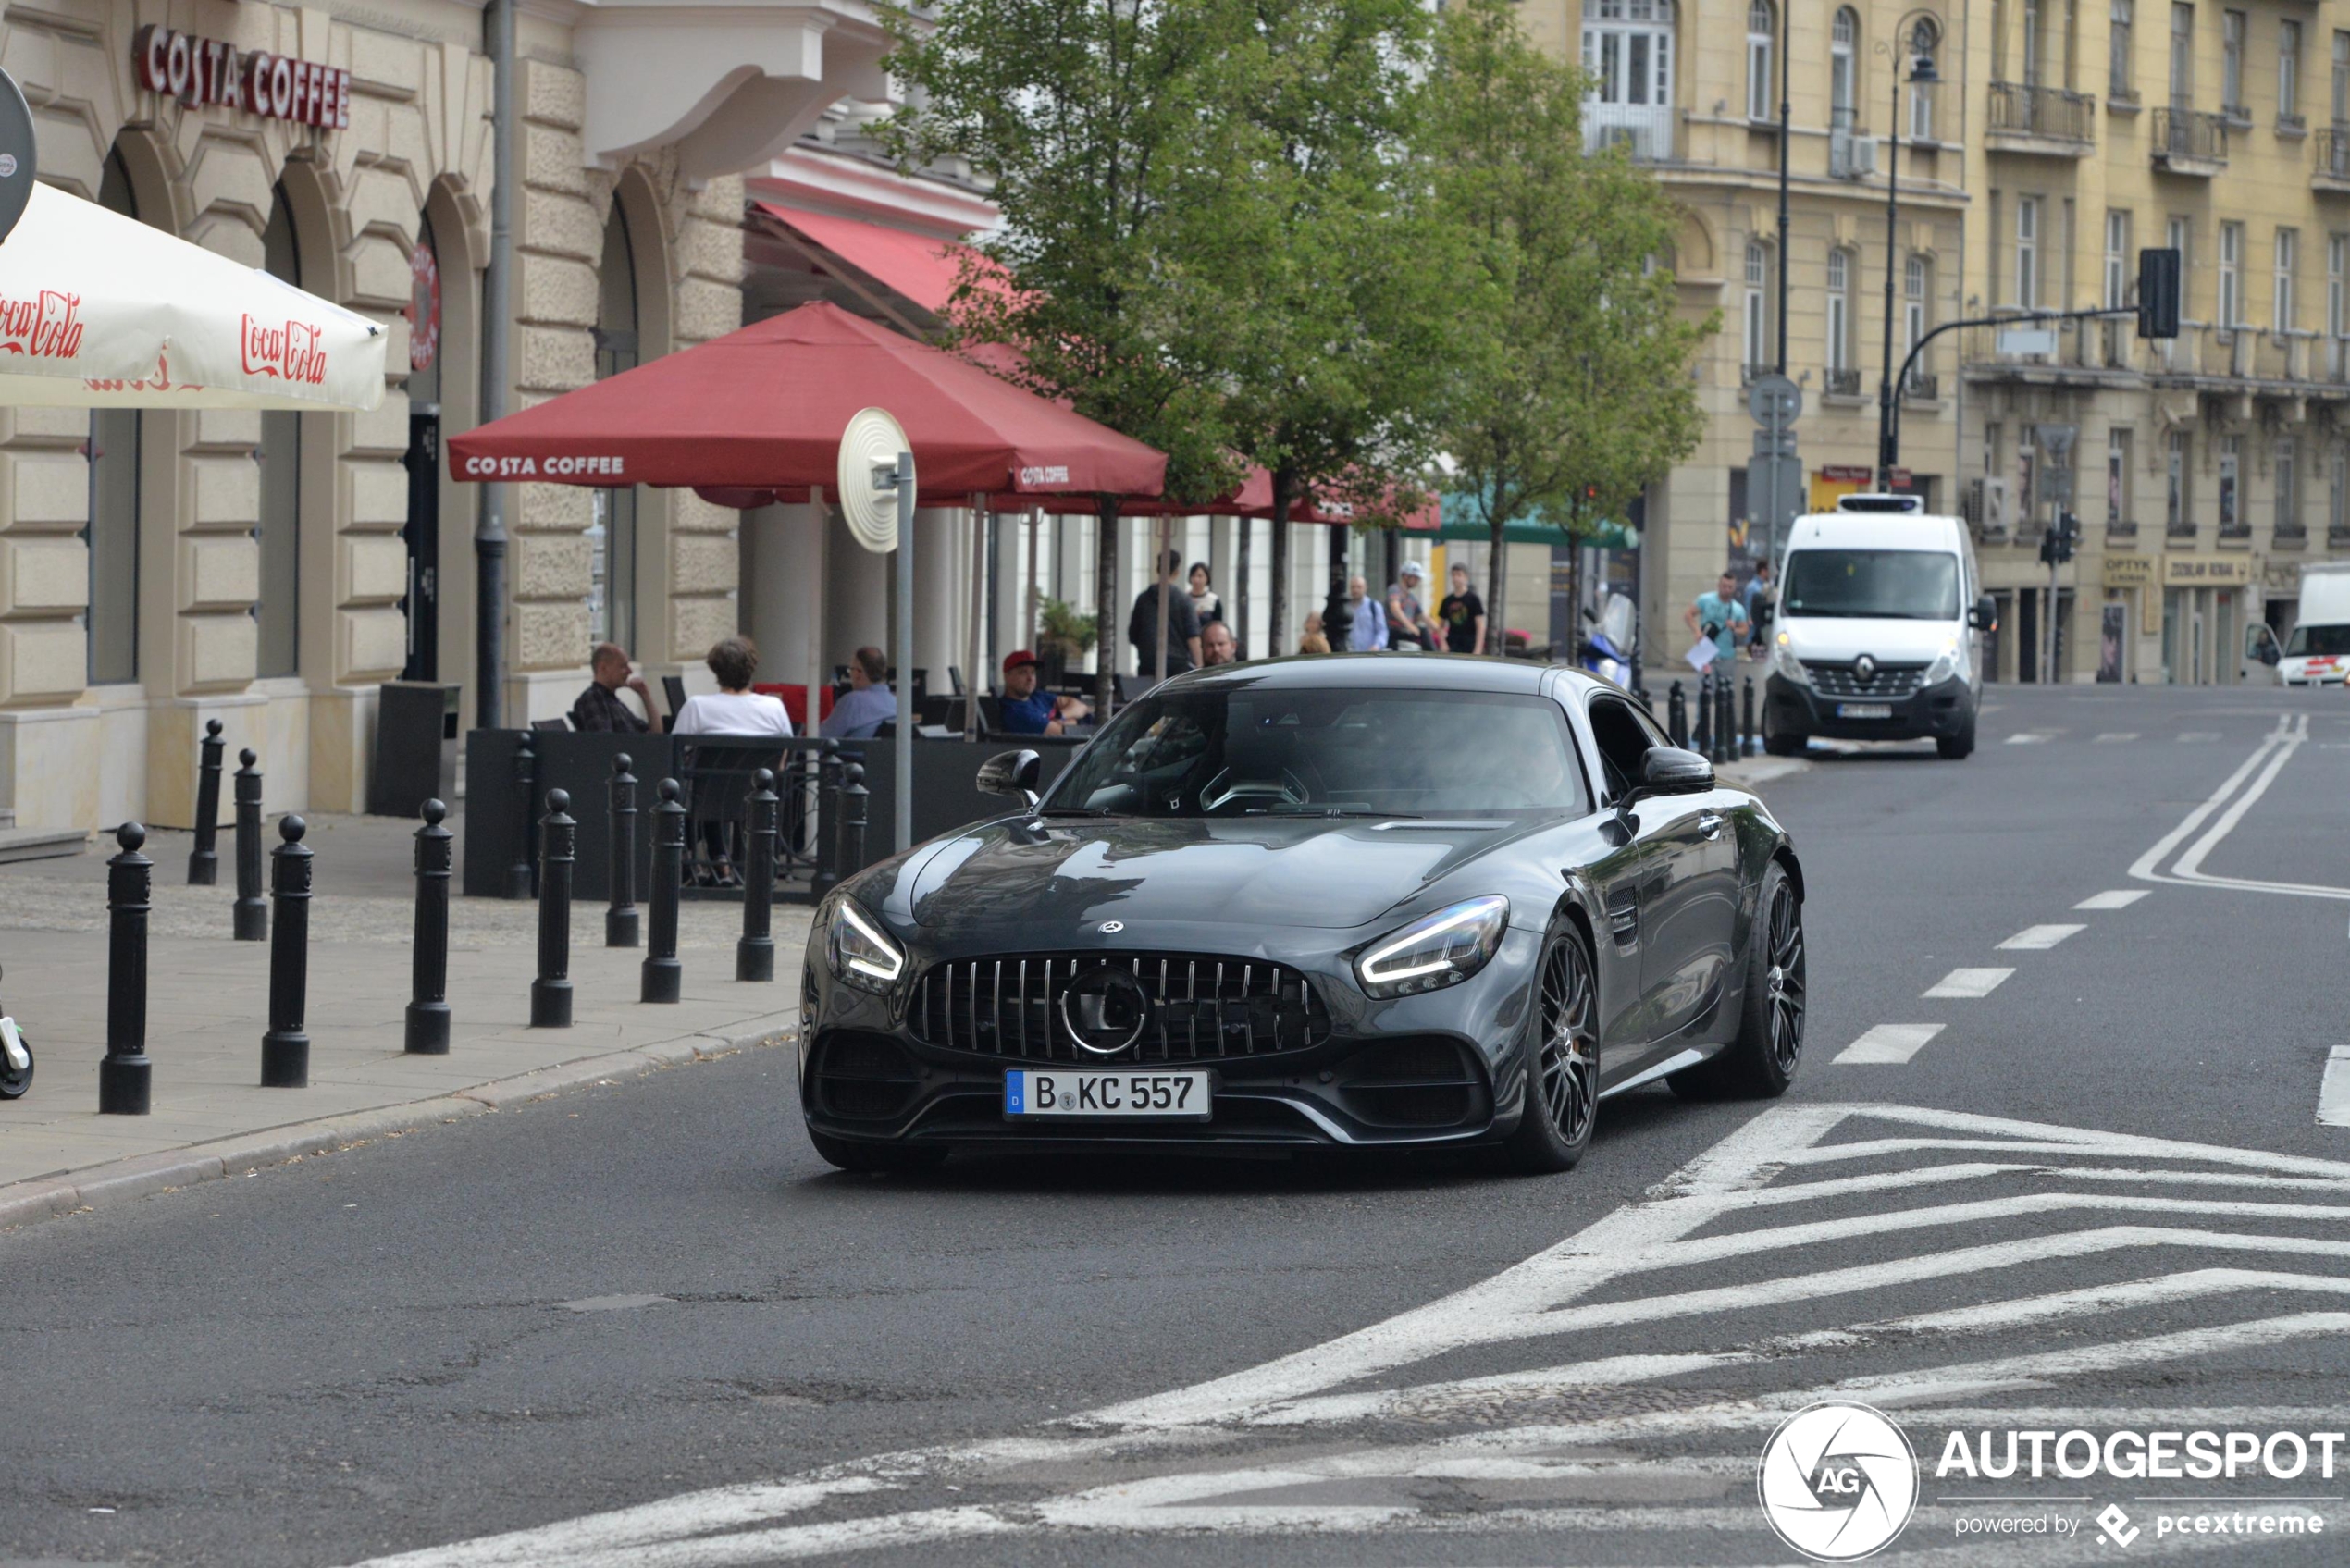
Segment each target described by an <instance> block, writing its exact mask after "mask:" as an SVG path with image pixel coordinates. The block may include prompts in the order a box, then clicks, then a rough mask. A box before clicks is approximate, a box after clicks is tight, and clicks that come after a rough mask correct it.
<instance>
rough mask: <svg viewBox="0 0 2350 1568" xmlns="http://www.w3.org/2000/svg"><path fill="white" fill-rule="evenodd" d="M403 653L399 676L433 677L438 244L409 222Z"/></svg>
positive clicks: (425, 225) (427, 229)
mask: <svg viewBox="0 0 2350 1568" xmlns="http://www.w3.org/2000/svg"><path fill="white" fill-rule="evenodd" d="M406 315H407V317H408V455H407V458H406V465H407V469H408V523H407V525H406V526H405V527H403V528H402V529H401V530H400V534H401V537H402V541H403V542H404V543H405V544H406V545H407V547H408V599H407V608H408V617H407V619H408V657H407V661H406V662H405V663H404V664H403V665H402V667H401V679H402V680H408V681H432V680H438V679H439V677H440V248H439V245H437V244H436V243H435V242H434V241H433V235H432V220H431V219H430V218H428V217H421V216H420V217H418V218H417V219H416V248H415V249H414V250H413V251H411V252H410V253H408V309H407V312H406Z"/></svg>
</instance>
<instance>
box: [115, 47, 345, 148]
mask: <svg viewBox="0 0 2350 1568" xmlns="http://www.w3.org/2000/svg"><path fill="white" fill-rule="evenodd" d="M131 57H132V59H133V61H134V62H135V63H136V65H137V68H138V76H139V85H140V86H142V87H143V88H145V89H146V90H147V91H148V92H150V93H169V94H170V95H171V96H173V97H174V98H177V99H179V101H180V102H181V103H184V104H192V105H205V104H219V105H225V106H227V107H229V108H231V109H241V110H243V111H244V112H245V113H247V114H249V115H259V116H260V117H262V118H264V119H282V120H291V121H293V123H295V124H296V125H315V126H319V127H321V128H323V129H325V130H343V129H344V128H346V127H348V126H349V125H350V124H351V73H350V72H349V71H346V70H337V69H336V68H334V67H332V66H321V65H314V64H312V63H311V62H310V61H308V60H295V59H289V58H287V57H286V56H283V55H272V54H270V53H269V52H268V51H266V50H263V49H256V50H254V51H253V52H252V53H250V54H246V53H243V52H241V51H240V50H239V49H238V48H237V47H236V46H235V45H234V44H230V43H221V42H220V41H219V40H218V39H216V38H197V37H195V36H193V35H192V34H190V33H185V32H179V31H174V30H172V29H170V28H167V27H154V26H148V27H142V28H141V29H140V30H139V33H138V37H137V38H136V39H135V40H134V41H133V42H132V43H131Z"/></svg>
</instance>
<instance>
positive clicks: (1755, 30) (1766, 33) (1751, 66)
mask: <svg viewBox="0 0 2350 1568" xmlns="http://www.w3.org/2000/svg"><path fill="white" fill-rule="evenodd" d="M1778 31H1779V19H1778V18H1777V16H1776V15H1775V14H1774V13H1773V11H1772V9H1771V0H1752V3H1751V4H1750V5H1749V6H1747V8H1746V117H1747V118H1749V119H1773V118H1775V115H1774V114H1773V112H1772V108H1771V104H1772V88H1771V52H1772V50H1773V48H1774V47H1775V41H1776V39H1777V37H1778Z"/></svg>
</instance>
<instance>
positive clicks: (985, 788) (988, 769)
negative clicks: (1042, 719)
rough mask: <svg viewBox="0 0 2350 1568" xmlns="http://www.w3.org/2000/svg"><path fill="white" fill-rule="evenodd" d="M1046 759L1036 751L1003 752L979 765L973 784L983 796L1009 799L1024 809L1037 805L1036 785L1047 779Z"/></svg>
mask: <svg viewBox="0 0 2350 1568" xmlns="http://www.w3.org/2000/svg"><path fill="white" fill-rule="evenodd" d="M1044 772H1045V759H1043V758H1042V757H1039V756H1038V755H1037V754H1036V753H1034V752H1033V751H999V752H997V753H996V755H995V756H993V757H990V758H989V759H987V760H986V761H984V762H982V763H981V764H980V765H979V777H978V778H977V779H976V780H975V781H973V782H974V783H976V784H977V785H978V786H979V793H980V794H982V795H1003V796H1010V797H1011V798H1012V799H1014V800H1017V801H1019V802H1020V804H1021V805H1023V806H1033V805H1035V804H1036V783H1037V780H1039V779H1040V778H1042V777H1043V776H1044Z"/></svg>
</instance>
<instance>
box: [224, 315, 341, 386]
mask: <svg viewBox="0 0 2350 1568" xmlns="http://www.w3.org/2000/svg"><path fill="white" fill-rule="evenodd" d="M237 348H238V352H239V354H240V355H241V358H242V361H243V369H244V373H245V374H246V375H248V376H273V377H278V378H279V379H280V380H285V381H298V382H300V383H302V384H303V386H306V387H315V386H318V385H320V384H321V383H323V382H324V381H325V380H326V379H327V347H326V329H325V328H324V327H313V326H312V325H311V324H310V323H308V322H306V321H287V322H271V321H257V320H255V319H254V317H252V316H251V315H247V316H245V317H244V325H243V327H242V330H241V333H240V334H239V337H238V341H237Z"/></svg>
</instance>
